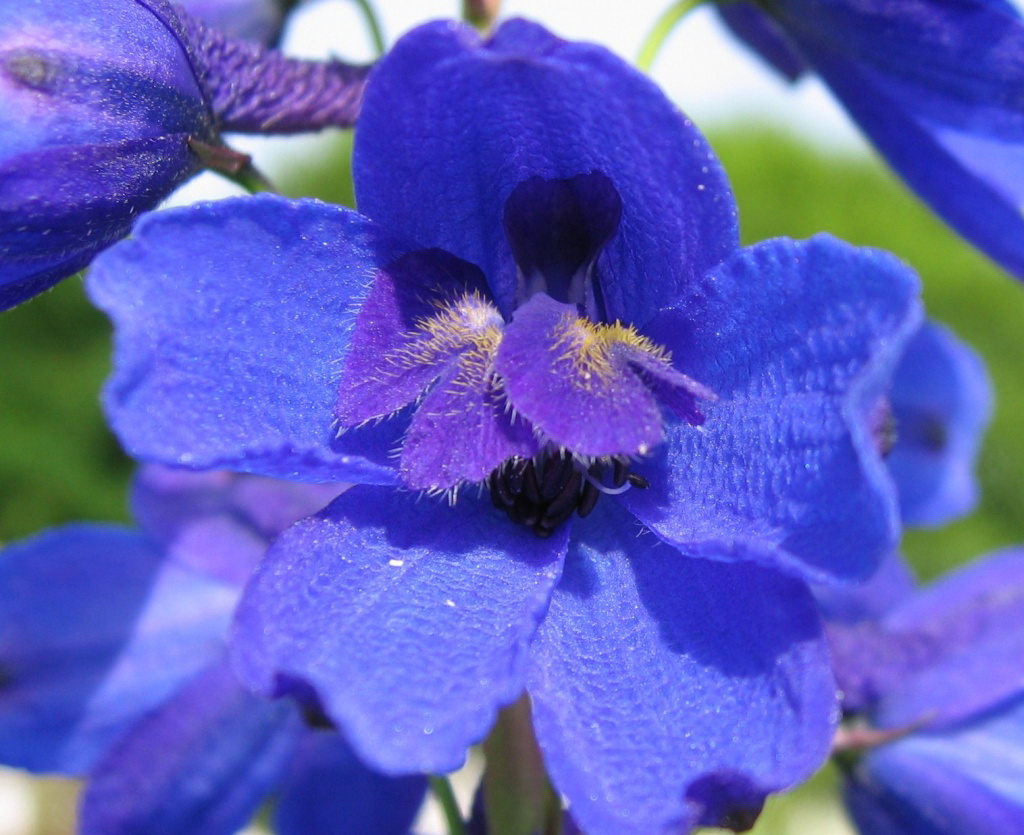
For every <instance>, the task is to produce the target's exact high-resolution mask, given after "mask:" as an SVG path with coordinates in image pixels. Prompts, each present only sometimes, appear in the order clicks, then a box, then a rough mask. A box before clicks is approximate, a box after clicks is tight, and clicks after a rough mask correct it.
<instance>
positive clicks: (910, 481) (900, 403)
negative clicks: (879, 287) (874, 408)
mask: <svg viewBox="0 0 1024 835" xmlns="http://www.w3.org/2000/svg"><path fill="white" fill-rule="evenodd" d="M888 407H889V410H887V412H886V419H887V420H889V419H891V427H889V428H888V430H887V429H885V428H883V430H882V431H892V432H894V433H895V442H894V443H893V446H892V451H891V453H890V454H889V456H888V457H887V459H886V463H887V464H888V466H889V470H890V472H891V473H892V476H893V479H894V480H895V482H896V488H897V490H898V492H899V497H900V514H901V516H902V517H903V522H904V524H906V525H925V526H930V527H935V526H938V525H942V524H945V523H946V522H949V521H950V520H952V519H955V518H956V517H958V516H961V515H963V514H965V513H968V512H970V511H971V509H972V508H973V507H974V506H975V504H976V503H977V501H978V484H977V479H976V477H975V473H974V469H975V464H976V461H977V457H978V451H979V448H980V446H981V437H982V434H983V432H984V430H985V428H986V427H987V425H988V422H989V420H990V418H991V416H992V386H991V383H990V381H989V378H988V374H987V373H986V371H985V366H984V364H983V363H982V361H981V358H980V357H979V356H978V355H977V354H976V353H975V352H974V351H972V350H971V349H970V348H969V347H968V346H967V345H966V344H964V343H963V342H961V341H960V340H959V339H957V338H956V336H954V335H953V333H952V332H950V331H949V330H948V329H946V328H944V327H942V326H940V325H938V324H936V323H933V322H926V323H925V324H924V325H923V326H922V327H921V329H920V330H919V331H918V332H917V334H915V336H914V338H913V339H911V340H910V342H909V343H908V344H907V348H906V351H905V352H904V354H903V356H902V357H901V358H900V361H899V364H898V365H897V367H896V371H895V373H894V374H893V380H892V388H891V389H890V391H889V398H888ZM890 410H891V411H890Z"/></svg>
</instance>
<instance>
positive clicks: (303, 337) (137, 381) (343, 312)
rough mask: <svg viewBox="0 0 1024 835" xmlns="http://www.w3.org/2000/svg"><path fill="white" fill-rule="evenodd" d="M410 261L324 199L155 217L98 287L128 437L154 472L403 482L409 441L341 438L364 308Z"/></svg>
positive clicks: (97, 272) (230, 205) (104, 268)
mask: <svg viewBox="0 0 1024 835" xmlns="http://www.w3.org/2000/svg"><path fill="white" fill-rule="evenodd" d="M399 254H400V250H399V248H398V246H397V244H396V243H395V242H394V241H392V240H391V239H389V238H387V237H386V236H384V235H383V234H382V233H381V232H380V231H379V230H378V229H377V228H376V227H375V226H374V225H373V224H371V223H369V222H368V221H366V220H365V218H362V217H360V216H359V215H357V214H355V213H354V212H352V211H349V210H347V209H342V208H340V207H334V206H327V205H325V204H322V203H318V202H315V201H312V200H300V201H287V200H283V199H281V198H278V197H272V196H262V197H260V196H257V197H246V198H240V199H235V200H225V201H221V202H219V203H211V204H206V205H200V206H195V207H189V208H186V209H180V210H175V211H168V212H161V213H160V214H158V215H152V216H149V217H146V218H144V219H143V220H142V221H141V222H140V223H139V224H138V225H137V226H136V229H135V231H134V234H133V237H132V239H130V240H128V241H125V242H123V243H121V244H120V245H118V246H116V247H114V248H113V249H111V250H109V251H108V252H106V253H104V254H103V256H102V257H100V258H99V259H97V261H96V263H95V265H94V267H93V269H92V271H91V273H90V276H89V282H88V287H89V290H90V293H91V295H92V298H93V300H94V301H95V302H96V304H97V305H99V306H100V307H101V308H103V309H104V310H105V311H106V312H107V313H108V314H109V315H110V317H111V318H112V319H113V321H114V324H115V326H116V328H117V334H116V337H117V340H116V346H115V369H114V374H113V377H112V378H111V380H110V381H109V382H108V384H107V389H106V407H107V412H108V415H109V417H110V421H111V424H112V425H113V427H114V430H115V432H117V434H118V435H119V436H120V438H121V440H122V442H123V443H124V444H125V446H126V448H127V449H128V451H129V452H130V453H131V454H132V455H134V456H136V457H138V458H141V459H143V460H155V461H159V462H162V463H167V464H176V465H180V466H188V467H192V468H197V469H206V468H228V469H237V470H244V471H247V472H253V473H257V474H260V475H267V476H274V477H279V478H293V479H296V480H300V481H319V482H324V481H370V482H385V483H390V482H393V481H394V479H395V474H394V468H393V466H392V464H391V462H390V461H389V458H388V456H389V453H390V451H391V448H392V445H393V444H394V441H395V437H396V432H397V431H400V430H396V429H393V428H391V427H377V428H367V429H363V430H356V431H353V432H350V433H347V434H346V435H345V436H344V437H343V438H341V439H338V438H336V434H337V433H336V427H335V426H334V425H333V423H334V406H335V402H336V400H337V397H338V372H339V370H340V365H339V362H340V361H341V360H342V359H343V358H344V356H345V352H346V350H347V349H348V344H349V337H350V335H351V331H352V323H353V315H352V306H353V305H354V304H356V303H358V302H359V301H360V299H361V297H362V295H363V294H364V293H365V285H366V280H367V277H368V276H372V275H373V272H374V270H376V269H378V268H380V267H381V266H383V265H385V264H387V263H389V262H390V261H393V260H394V259H395V258H397V257H398V255H399Z"/></svg>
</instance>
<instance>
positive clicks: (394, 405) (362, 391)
mask: <svg viewBox="0 0 1024 835" xmlns="http://www.w3.org/2000/svg"><path fill="white" fill-rule="evenodd" d="M503 325H504V322H503V321H502V318H501V314H499V313H498V311H497V310H496V309H495V308H494V306H493V304H491V302H490V299H489V293H488V290H487V283H486V281H485V280H484V277H483V275H482V274H481V273H480V271H479V270H478V269H477V268H476V267H474V266H473V265H472V264H467V263H466V262H465V261H460V260H459V259H458V258H453V257H452V256H451V255H449V254H448V253H447V252H442V251H441V250H437V249H434V250H422V251H419V252H410V253H409V254H408V255H404V256H402V257H401V258H399V259H398V260H397V261H395V262H394V263H393V264H389V265H387V266H386V267H385V268H384V269H381V270H379V271H378V272H377V275H376V276H375V278H374V281H373V287H372V288H371V289H370V293H369V295H368V296H367V297H366V301H365V302H363V305H362V307H361V308H360V310H359V313H358V315H357V316H356V323H355V328H354V330H353V332H352V347H351V350H350V351H349V354H348V357H347V358H346V360H345V369H344V371H343V372H342V377H341V387H340V391H339V393H338V405H337V416H338V420H339V421H340V423H341V426H342V427H344V428H348V427H352V426H358V425H359V424H361V423H363V422H365V421H367V420H370V419H371V418H377V417H386V416H388V415H390V414H392V413H393V412H396V411H398V410H399V409H401V408H402V407H403V406H406V405H408V404H409V403H412V402H413V401H414V400H416V399H417V398H418V397H419V396H420V395H421V394H422V393H423V392H424V391H425V390H426V389H427V388H428V387H429V386H430V384H431V383H432V382H433V381H434V380H435V379H436V378H437V377H438V376H440V375H441V374H442V372H443V370H444V366H445V364H446V363H447V362H448V361H449V360H451V359H454V358H455V357H457V356H458V355H459V354H460V353H462V352H464V351H466V350H470V349H472V348H473V347H474V345H477V346H479V344H480V343H481V342H482V341H483V342H486V341H487V340H488V339H490V338H495V339H496V338H500V335H501V328H502V326H503Z"/></svg>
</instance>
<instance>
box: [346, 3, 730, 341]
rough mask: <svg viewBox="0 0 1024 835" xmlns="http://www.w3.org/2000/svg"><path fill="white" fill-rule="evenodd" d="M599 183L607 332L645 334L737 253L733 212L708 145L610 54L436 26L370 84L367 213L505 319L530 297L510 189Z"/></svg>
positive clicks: (506, 32)
mask: <svg viewBox="0 0 1024 835" xmlns="http://www.w3.org/2000/svg"><path fill="white" fill-rule="evenodd" d="M592 171H598V172H600V173H601V174H603V175H604V176H605V177H607V178H608V179H609V180H610V181H611V183H612V185H613V186H614V187H615V189H616V190H617V192H618V195H619V197H620V198H621V200H622V219H621V223H620V225H619V230H618V233H617V234H616V235H615V237H614V238H613V239H612V240H611V241H610V242H609V243H608V245H607V246H606V247H605V249H604V251H603V252H602V254H601V257H600V258H599V259H598V262H597V274H598V280H599V283H600V286H601V290H602V291H603V296H604V304H605V309H606V314H607V318H608V319H609V320H614V319H616V318H620V319H623V320H625V321H627V322H633V323H635V324H641V323H643V322H644V321H646V320H647V319H648V318H650V316H651V315H652V314H653V313H654V311H655V310H656V309H657V307H658V306H660V305H661V304H663V303H664V302H665V301H666V300H667V299H669V298H671V297H672V296H673V295H674V294H675V293H676V292H677V291H678V289H679V288H680V287H682V286H684V285H685V284H686V282H688V281H689V280H692V279H693V278H695V277H696V276H698V275H700V274H701V273H703V272H704V271H705V270H706V269H708V268H709V267H711V266H712V265H713V264H715V263H717V262H718V261H720V260H722V258H724V257H725V256H727V255H728V254H729V253H730V252H731V251H732V250H734V249H735V248H736V246H737V232H736V213H735V204H734V202H733V198H732V194H731V192H730V190H729V186H728V183H727V181H726V179H725V175H724V173H723V172H722V169H721V166H720V165H719V163H718V160H717V159H716V158H715V156H714V154H713V153H712V151H711V150H710V148H709V146H708V145H707V143H706V142H705V140H704V138H703V137H702V136H701V135H700V134H699V133H698V132H697V130H696V129H695V128H694V127H693V125H692V124H691V123H690V122H689V121H688V120H686V118H685V117H683V116H682V115H681V114H680V113H679V112H678V111H677V110H675V108H674V107H673V106H672V105H671V104H670V103H669V101H668V100H667V99H666V98H665V97H664V96H663V95H662V94H661V92H660V91H659V90H658V89H657V88H656V87H655V86H654V85H653V84H652V83H651V82H650V81H649V80H648V79H647V78H645V77H644V76H643V75H641V74H640V73H638V72H637V71H636V70H634V69H632V68H631V67H629V66H627V65H626V64H625V63H623V62H622V61H621V60H620V59H618V58H616V57H615V56H613V55H612V54H611V53H609V52H608V51H606V50H605V49H602V48H600V47H597V46H593V45H589V44H573V43H567V42H565V41H562V40H559V39H558V38H556V37H554V36H553V35H551V34H550V33H548V32H547V31H545V30H544V29H542V28H541V27H539V26H537V25H535V24H532V23H527V22H525V21H522V20H513V21H510V22H508V23H506V24H504V25H503V26H502V27H501V28H500V29H499V30H498V32H497V33H496V34H495V35H494V37H493V38H492V39H490V40H489V41H486V42H481V41H480V40H479V38H478V37H477V36H476V35H475V34H474V33H473V32H472V31H471V30H469V29H467V28H464V27H461V26H458V25H455V24H451V23H434V24H428V25H426V26H422V27H420V28H418V29H416V30H414V31H413V32H411V33H410V34H409V35H407V36H406V37H404V38H403V39H402V40H400V41H399V42H398V43H397V44H396V45H395V47H394V48H393V49H392V51H391V52H390V53H389V54H388V56H387V57H386V58H385V59H384V60H383V62H382V63H381V64H380V66H379V67H378V68H377V69H376V71H375V72H374V74H373V77H372V79H371V81H370V84H369V87H368V89H367V93H366V99H365V101H364V104H363V111H362V115H361V117H360V127H359V133H358V135H357V138H356V149H355V162H354V176H355V182H356V195H357V198H358V200H359V206H360V211H362V212H364V213H365V214H366V215H367V216H369V217H371V218H373V219H374V220H377V221H379V222H380V223H382V224H383V225H385V226H386V227H387V228H391V229H395V230H400V231H401V232H403V233H404V234H407V235H408V236H409V237H410V238H411V239H412V240H414V241H416V242H417V243H418V244H419V245H421V246H425V247H440V248H441V249H444V250H447V251H448V252H451V253H452V254H454V255H457V256H458V257H460V258H462V259H464V260H466V261H469V262H470V263H473V264H476V265H477V266H479V267H480V268H481V269H482V270H483V271H484V273H485V275H486V276H487V278H488V280H489V282H490V285H491V288H492V290H493V292H494V297H495V299H496V301H497V303H498V306H499V308H500V309H501V311H502V313H503V314H505V316H506V318H507V317H508V315H509V314H510V313H511V311H512V309H513V307H514V306H515V303H516V301H517V299H516V290H517V286H518V283H519V281H518V270H517V266H516V262H515V258H514V257H513V252H512V248H511V246H510V244H509V241H508V240H507V238H506V234H505V229H504V226H503V221H504V218H505V208H506V201H507V200H508V198H509V196H510V195H511V193H512V191H513V189H514V188H515V187H516V186H517V185H519V184H520V183H522V182H524V181H526V180H528V179H530V178H531V177H543V178H546V179H566V178H571V177H576V176H577V175H581V174H589V173H590V172H592Z"/></svg>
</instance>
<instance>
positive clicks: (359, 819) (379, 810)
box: [274, 732, 427, 835]
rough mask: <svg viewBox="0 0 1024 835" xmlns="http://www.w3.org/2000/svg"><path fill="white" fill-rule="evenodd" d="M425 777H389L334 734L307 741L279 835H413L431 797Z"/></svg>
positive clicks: (283, 802)
mask: <svg viewBox="0 0 1024 835" xmlns="http://www.w3.org/2000/svg"><path fill="white" fill-rule="evenodd" d="M426 788H427V785H426V780H425V778H423V777H422V776H412V777H384V776H382V775H380V774H377V773H376V772H373V771H370V770H369V769H368V768H366V766H364V765H363V764H362V763H360V762H359V760H357V759H356V757H355V756H354V755H353V754H352V752H351V751H350V750H349V748H348V746H347V745H345V743H344V742H342V740H341V737H339V736H338V735H337V734H335V733H324V732H312V733H308V734H306V735H305V737H304V738H303V740H302V744H301V746H300V748H299V751H298V754H297V755H296V758H295V761H294V762H293V764H292V767H291V769H290V771H289V775H288V778H287V780H286V781H285V783H284V785H283V786H282V788H281V796H280V798H279V799H278V801H277V805H276V808H275V812H274V824H275V826H274V831H275V832H277V833H279V835H336V833H337V832H338V826H339V823H343V824H344V827H345V831H346V832H351V833H353V834H355V833H358V835H408V833H409V831H410V827H411V826H412V822H413V820H414V819H415V817H416V814H417V812H419V809H420V806H421V805H422V803H423V796H424V793H425V791H426Z"/></svg>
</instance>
